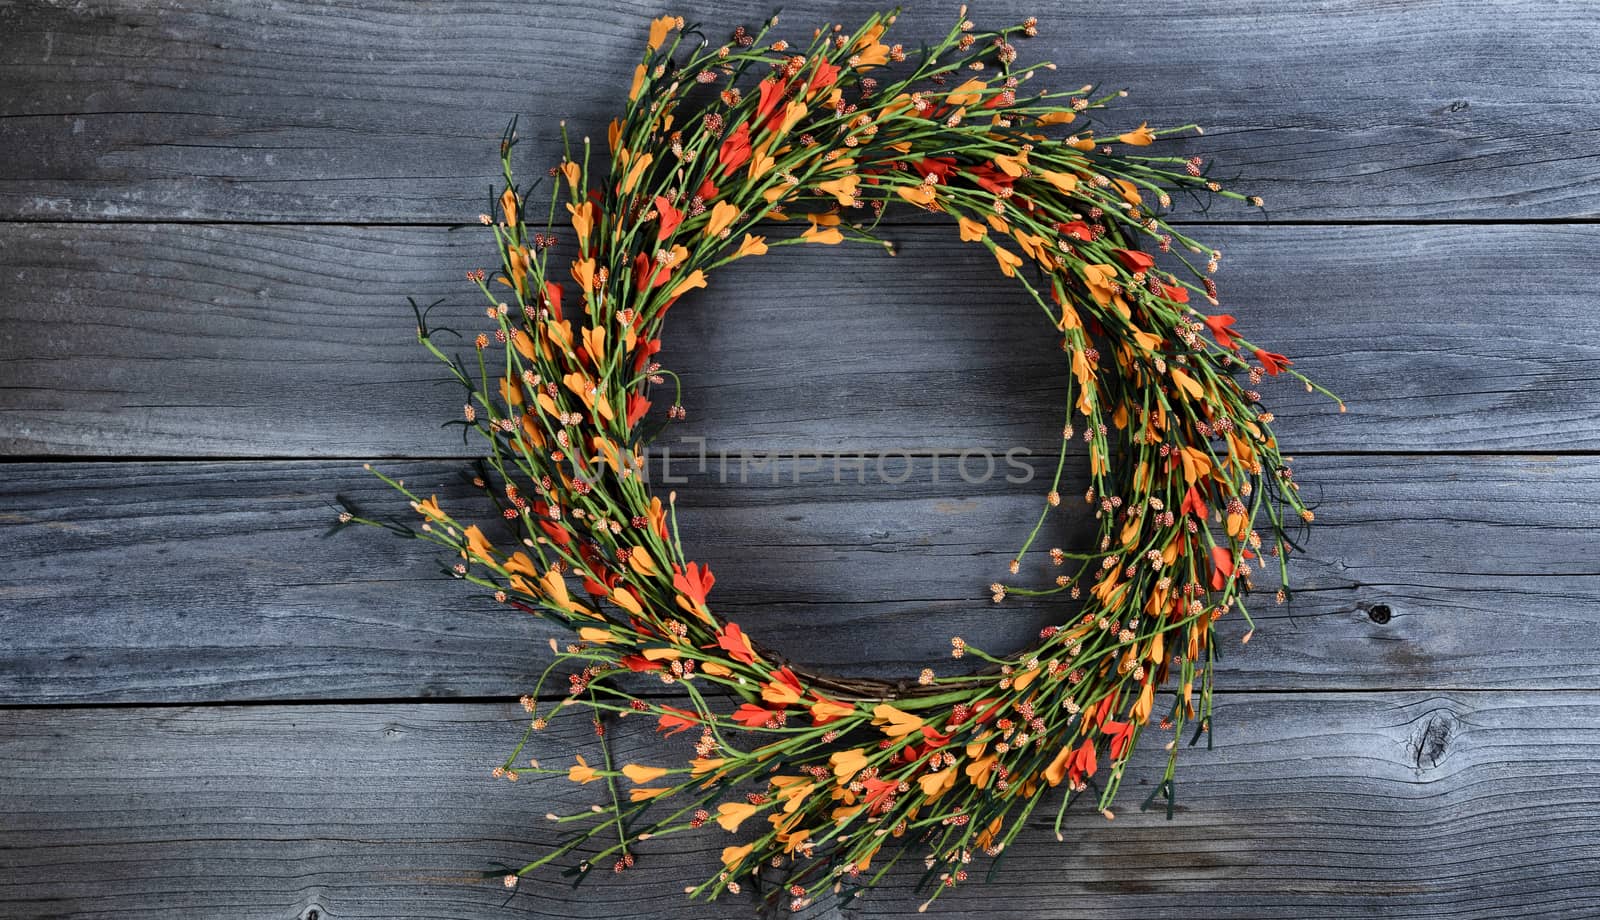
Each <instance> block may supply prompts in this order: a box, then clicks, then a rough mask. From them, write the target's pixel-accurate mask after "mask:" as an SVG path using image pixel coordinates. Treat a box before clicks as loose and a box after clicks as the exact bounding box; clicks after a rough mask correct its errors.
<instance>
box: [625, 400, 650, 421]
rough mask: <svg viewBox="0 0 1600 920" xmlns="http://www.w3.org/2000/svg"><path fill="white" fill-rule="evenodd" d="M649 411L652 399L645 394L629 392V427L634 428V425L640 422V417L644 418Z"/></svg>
mask: <svg viewBox="0 0 1600 920" xmlns="http://www.w3.org/2000/svg"><path fill="white" fill-rule="evenodd" d="M649 411H650V400H648V399H645V398H644V397H643V396H640V395H639V394H638V393H629V394H628V427H629V428H632V427H633V426H635V425H637V424H639V419H642V418H644V414H645V413H646V412H649Z"/></svg>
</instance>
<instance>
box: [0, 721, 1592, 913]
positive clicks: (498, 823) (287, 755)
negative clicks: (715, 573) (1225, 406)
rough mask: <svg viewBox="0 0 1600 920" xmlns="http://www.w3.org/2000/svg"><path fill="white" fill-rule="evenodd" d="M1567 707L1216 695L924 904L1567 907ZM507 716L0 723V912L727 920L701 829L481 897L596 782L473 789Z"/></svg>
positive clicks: (1580, 760)
mask: <svg viewBox="0 0 1600 920" xmlns="http://www.w3.org/2000/svg"><path fill="white" fill-rule="evenodd" d="M1597 706H1600V697H1597V696H1596V695H1595V694H1594V693H1592V692H1585V693H1545V694H1527V693H1515V692H1513V693H1459V692H1452V693H1402V694H1384V695H1377V694H1364V693H1342V694H1317V695H1312V696H1281V695H1264V696H1263V695H1242V696H1228V697H1226V698H1225V699H1223V700H1222V701H1221V702H1220V703H1219V708H1218V713H1217V720H1216V725H1217V738H1216V747H1215V749H1214V750H1211V751H1207V750H1205V747H1204V745H1201V746H1200V747H1199V748H1196V749H1192V750H1189V751H1186V752H1185V760H1184V764H1183V766H1182V768H1181V771H1180V774H1179V780H1180V782H1179V785H1178V795H1179V798H1178V810H1177V813H1176V816H1175V820H1172V821H1170V822H1169V821H1167V820H1165V819H1164V817H1163V816H1161V815H1159V814H1158V813H1155V812H1151V813H1141V812H1140V811H1139V810H1138V807H1137V806H1138V803H1139V801H1140V800H1142V798H1143V796H1144V794H1145V791H1146V790H1147V789H1148V785H1141V781H1144V782H1146V783H1147V782H1148V781H1149V780H1150V779H1153V778H1155V777H1157V776H1159V772H1158V770H1159V768H1158V767H1157V765H1156V764H1157V761H1158V758H1160V757H1162V756H1164V755H1161V752H1160V751H1159V745H1153V744H1152V745H1145V746H1144V749H1142V750H1141V751H1140V753H1139V754H1138V755H1136V760H1135V762H1134V764H1133V765H1131V766H1130V768H1129V772H1128V777H1129V779H1128V782H1127V787H1126V788H1125V790H1124V796H1123V799H1122V806H1121V808H1120V809H1119V810H1118V814H1117V818H1116V821H1115V822H1114V823H1111V822H1107V821H1105V820H1104V819H1102V818H1100V817H1099V816H1097V815H1094V814H1092V813H1090V812H1088V811H1087V810H1079V811H1075V812H1074V813H1073V814H1072V815H1070V816H1069V818H1068V823H1067V830H1068V832H1069V834H1070V836H1069V837H1068V840H1067V842H1066V843H1064V844H1063V843H1057V842H1056V841H1055V840H1054V839H1053V835H1052V834H1051V832H1050V831H1049V829H1048V827H1046V826H1044V825H1043V824H1042V823H1041V825H1040V826H1037V827H1033V828H1031V829H1029V830H1028V831H1025V832H1024V834H1023V836H1022V837H1021V838H1020V839H1019V840H1018V841H1017V842H1016V843H1015V844H1014V845H1013V846H1012V848H1011V849H1010V850H1009V851H1008V853H1007V855H1006V857H1005V859H1004V860H1003V861H1002V862H1001V864H1000V866H999V868H998V872H997V875H996V879H995V880H996V882H997V883H998V884H992V885H981V884H972V885H969V886H966V887H963V888H958V889H956V891H955V892H954V893H952V894H950V895H948V896H947V898H948V900H944V899H942V900H941V901H940V902H939V904H938V905H937V906H936V907H935V908H934V909H933V910H932V911H930V913H929V914H928V915H927V916H934V917H938V916H944V917H963V916H973V915H977V914H980V913H981V914H983V915H988V916H1003V917H1033V918H1052V917H1054V918H1066V917H1074V918H1122V917H1130V916H1140V917H1146V916H1147V917H1155V918H1166V917H1170V918H1187V917H1197V916H1198V917H1208V918H1219V920H1220V918H1246V917H1248V918H1254V920H1259V918H1264V917H1284V918H1289V917H1293V918H1306V917H1333V916H1340V917H1348V916H1384V917H1403V918H1435V917H1438V916H1439V915H1440V914H1442V913H1443V914H1448V915H1449V916H1451V917H1456V918H1463V920H1470V918H1485V920H1487V918H1491V917H1505V916H1519V917H1531V916H1538V917H1543V918H1574V920H1577V918H1587V917H1591V916H1593V915H1594V914H1595V912H1596V911H1600V856H1597V854H1596V851H1595V849H1594V848H1593V847H1592V846H1590V845H1588V844H1589V843H1590V842H1591V841H1592V840H1593V839H1594V837H1595V835H1596V834H1597V833H1600V818H1597V817H1596V816H1597V815H1600V784H1597V783H1596V780H1595V776H1594V772H1593V764H1594V760H1595V758H1596V757H1600V724H1597V723H1596V722H1595V719H1594V712H1595V709H1596V707H1597ZM521 718H522V716H521V712H520V710H519V709H518V708H517V707H516V706H515V705H514V704H479V705H414V704H401V705H372V706H355V707H351V706H307V707H288V708H285V707H273V706H267V707H259V706H258V707H248V708H231V707H208V708H202V709H164V708H143V709H82V710H57V711H49V710H34V711H22V712H11V713H8V714H7V715H6V719H7V723H8V724H7V729H6V731H5V732H4V733H0V809H3V811H4V813H5V814H6V815H7V819H6V821H5V822H4V823H3V824H0V912H3V913H4V914H5V915H6V916H8V917H16V918H44V917H66V916H70V917H74V918H83V920H98V918H109V917H113V916H114V917H117V918H118V920H155V918H161V920H166V918H170V917H171V916H173V914H174V913H183V914H184V915H188V916H211V917H222V916H226V917H232V918H240V920H253V918H273V920H281V918H285V917H294V918H308V917H310V916H312V915H313V912H315V913H316V915H318V916H324V917H330V918H333V917H338V918H356V917H374V918H380V917H381V918H419V920H420V918H428V920H435V918H440V917H452V918H492V917H504V916H518V917H562V918H575V917H659V916H694V917H738V916H749V905H748V903H745V902H740V901H739V900H737V899H735V900H732V901H729V902H726V903H724V902H719V903H717V904H715V905H711V906H706V905H700V904H697V905H692V906H691V905H689V904H687V903H685V902H684V901H683V900H682V897H681V895H679V894H678V892H679V891H681V889H682V886H683V884H684V883H685V882H686V881H687V880H689V879H692V878H694V877H695V876H696V874H697V873H703V872H707V871H709V869H708V867H711V866H714V865H715V859H716V856H715V854H716V852H717V851H718V849H719V848H720V847H722V846H724V845H726V844H727V843H728V842H729V841H730V839H731V838H730V837H729V835H727V834H726V833H724V832H723V831H721V830H719V829H716V828H711V829H709V830H706V831H704V832H701V833H699V834H697V835H692V836H687V837H682V838H676V839H673V840H661V841H658V842H655V843H651V844H645V845H641V846H640V848H639V851H640V852H639V858H638V864H637V865H636V867H635V868H634V869H633V870H630V871H628V872H624V873H623V874H621V875H620V876H617V875H613V874H612V873H611V872H609V871H606V870H605V869H602V870H601V871H599V872H597V873H596V876H595V877H593V878H591V879H590V880H589V881H588V882H587V883H586V884H585V886H584V887H582V888H581V889H578V890H576V891H574V890H572V889H570V888H569V887H568V886H567V883H566V882H565V881H564V880H562V879H561V878H560V876H559V873H558V872H557V871H555V870H545V871H543V872H540V873H539V874H537V875H535V876H533V877H531V878H529V879H528V880H526V881H525V882H524V883H523V884H522V885H521V887H520V889H519V891H518V892H517V893H516V895H515V896H514V897H510V898H509V900H508V895H507V893H506V891H505V889H504V888H503V887H501V885H500V884H499V882H498V881H496V880H488V881H484V880H477V879H479V878H481V876H480V875H479V874H480V873H482V872H484V871H485V870H490V869H492V868H493V867H495V866H496V865H497V864H498V865H501V866H504V865H507V864H520V862H521V861H522V860H526V859H529V858H532V857H533V856H536V855H537V854H538V853H539V852H541V849H540V848H541V847H544V846H548V845H550V844H552V843H553V842H555V840H556V839H557V838H556V835H555V833H554V832H553V831H552V830H551V825H549V824H548V823H547V822H546V821H544V820H543V818H542V816H543V815H544V814H545V813H546V812H551V811H553V812H557V813H562V814H567V813H573V812H578V811H581V810H582V809H584V808H585V807H586V806H588V805H589V804H591V803H593V802H596V801H599V799H598V798H597V796H601V795H603V792H601V791H598V787H583V786H575V785H573V784H571V783H568V782H567V781H566V779H565V778H564V777H550V778H538V777H526V778H524V779H523V780H521V781H520V782H518V783H516V784H511V783H509V782H506V781H504V780H494V779H491V778H490V777H489V775H488V770H489V767H490V766H492V765H493V764H495V763H498V762H499V761H500V760H501V759H502V758H503V757H504V755H505V753H506V752H507V751H508V750H509V749H510V747H511V745H512V744H513V743H514V740H515V738H516V736H517V735H518V734H520V728H521V725H522V722H521ZM582 723H583V720H582V719H581V718H574V719H571V720H569V721H567V722H566V723H562V722H561V721H559V720H558V722H557V723H556V725H555V726H554V727H552V728H551V729H548V730H547V731H546V732H545V733H542V734H540V735H538V736H536V738H535V741H534V743H533V745H531V746H530V748H529V750H528V752H527V753H529V754H531V755H532V756H535V757H540V758H543V760H544V761H545V762H546V763H547V764H550V765H552V766H565V765H568V764H570V763H571V760H570V757H571V756H572V754H573V753H574V752H582V751H587V752H588V753H589V754H590V755H592V756H591V758H590V759H591V760H593V759H595V758H596V757H598V754H599V752H598V748H597V746H596V745H595V743H594V741H593V738H592V737H589V738H583V737H581V736H580V734H577V733H582V734H587V727H586V726H583V724H582ZM611 736H612V739H613V745H614V756H616V757H617V758H618V759H619V760H621V761H623V762H630V761H640V762H646V763H660V762H663V761H665V760H667V759H668V758H672V759H676V758H679V757H686V756H688V747H689V743H688V742H684V741H682V740H681V739H680V740H678V741H672V742H665V741H661V740H659V739H656V738H654V737H652V733H651V732H650V731H649V728H648V727H647V726H646V725H644V724H641V723H639V722H637V721H628V722H624V723H623V724H622V725H620V726H617V728H616V729H615V730H614V731H612V732H611ZM1045 820H1048V819H1045ZM975 868H977V869H978V870H979V871H978V872H975V873H974V875H975V876H981V874H982V871H983V870H984V869H985V864H984V861H979V862H978V863H975ZM916 875H917V873H916V872H915V871H912V870H906V871H899V870H897V871H896V872H895V873H893V874H892V875H891V876H890V878H889V879H888V882H887V883H886V884H885V885H884V886H883V887H882V888H880V889H879V890H877V891H875V892H874V893H872V894H870V895H868V897H867V899H866V901H865V902H864V903H863V905H862V909H861V910H860V911H859V912H852V913H851V914H850V916H858V917H864V918H890V917H904V918H907V920H909V918H911V917H914V916H917V914H916V905H917V903H918V901H919V898H918V897H917V896H916V894H915V893H914V891H913V890H912V889H913V886H914V884H915V881H916ZM819 913H823V914H824V915H826V916H833V917H836V916H839V915H838V914H837V913H835V912H831V911H830V912H819Z"/></svg>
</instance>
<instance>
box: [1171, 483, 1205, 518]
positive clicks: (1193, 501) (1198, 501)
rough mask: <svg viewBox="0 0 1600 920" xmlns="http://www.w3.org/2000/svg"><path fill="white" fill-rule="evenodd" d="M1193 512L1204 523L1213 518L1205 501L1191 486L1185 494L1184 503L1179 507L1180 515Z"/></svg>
mask: <svg viewBox="0 0 1600 920" xmlns="http://www.w3.org/2000/svg"><path fill="white" fill-rule="evenodd" d="M1191 512H1192V513H1193V514H1194V516H1195V517H1197V518H1199V519H1200V520H1202V521H1203V520H1205V519H1206V518H1207V517H1210V516H1211V510H1210V509H1209V508H1207V507H1206V503H1205V499H1203V498H1201V497H1200V493H1199V492H1198V491H1196V490H1195V487H1194V486H1190V487H1189V491H1187V492H1185V493H1183V502H1182V504H1180V505H1178V513H1179V514H1189V513H1191Z"/></svg>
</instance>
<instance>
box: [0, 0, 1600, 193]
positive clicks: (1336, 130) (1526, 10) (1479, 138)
mask: <svg viewBox="0 0 1600 920" xmlns="http://www.w3.org/2000/svg"><path fill="white" fill-rule="evenodd" d="M661 9H662V8H661V7H660V6H659V5H658V4H656V3H654V2H649V3H640V2H635V0H622V2H615V3H607V4H599V5H596V4H588V3H576V2H572V0H561V2H552V3H546V4H541V5H539V6H537V7H530V6H529V5H528V4H526V3H521V2H515V0H485V2H480V3H475V4H473V5H472V6H471V7H469V8H466V9H462V8H460V7H457V6H454V5H449V4H446V5H428V4H421V5H419V4H415V3H410V2H404V0H388V2H381V3H363V4H356V5H351V4H331V5H330V4H323V3H320V2H285V3H275V4H271V5H266V4H259V3H251V2H245V0H229V2H221V3H218V2H210V0H163V2H160V3H146V2H133V0H94V2H88V3H74V4H54V3H51V4H41V3H20V4H7V5H5V6H4V7H0V113H4V116H5V117H4V118H3V119H0V148H3V149H5V150H6V151H7V157H6V158H5V162H4V163H3V164H0V216H3V217H9V218H50V219H57V218H66V219H93V220H106V219H158V220H164V219H180V220H216V219H226V220H242V221H258V220H296V221H341V222H344V221H354V222H365V221H391V222H412V221H445V222H455V221H462V220H471V219H472V217H473V215H476V214H477V213H478V212H479V211H480V210H483V206H482V201H483V200H484V194H485V191H486V189H487V186H488V185H489V183H490V182H491V181H492V178H493V176H494V174H495V171H496V164H495V162H494V161H493V156H494V149H493V148H494V143H495V140H496V139H497V137H498V132H499V130H500V128H501V126H502V125H503V124H504V123H505V121H506V119H507V118H508V117H509V116H510V115H512V114H513V113H520V114H521V115H522V116H523V124H524V126H525V127H526V130H527V132H528V136H529V141H530V143H529V145H528V147H527V149H526V156H525V157H524V163H525V164H527V167H528V168H529V169H530V170H533V169H542V168H544V167H546V166H548V165H550V161H551V159H552V157H553V155H554V151H555V150H556V149H557V135H556V126H557V122H558V120H560V119H563V118H565V119H568V120H569V121H570V123H571V125H572V126H573V128H574V130H575V131H576V133H577V134H578V135H580V136H581V135H582V134H584V133H589V134H593V135H595V136H597V137H598V136H600V135H601V133H602V132H603V129H604V125H605V124H606V122H607V120H608V119H609V118H610V117H611V116H612V115H613V114H614V113H615V112H616V111H617V109H618V105H619V101H620V100H621V98H622V96H623V94H624V93H625V91H626V87H627V85H628V77H629V75H630V74H631V72H632V68H633V66H634V64H635V63H636V62H637V60H638V55H639V53H640V50H641V47H642V41H643V37H644V29H645V24H646V22H647V20H648V18H649V17H651V16H654V15H657V14H659V13H660V12H661ZM859 9H860V6H859V4H851V3H845V2H843V0H828V2H824V3H817V4H811V5H810V6H808V7H807V9H806V11H805V12H804V13H800V12H794V13H791V15H790V18H789V20H788V22H787V25H788V26H789V27H790V28H791V34H792V35H794V36H801V35H805V34H808V33H809V31H810V29H811V28H813V27H814V26H815V25H817V24H818V23H820V22H824V21H836V20H837V19H838V17H840V16H841V15H847V16H849V17H850V18H851V19H854V18H855V17H856V16H858V15H859ZM771 11H772V5H771V4H770V3H767V2H765V0H760V2H756V0H736V2H719V3H716V4H704V3H702V4H699V5H698V6H696V7H695V8H694V9H692V10H690V9H685V11H684V12H685V13H686V14H690V15H691V18H700V19H702V20H703V21H708V22H712V23H715V25H714V26H712V27H710V28H708V30H707V31H708V33H710V34H712V35H713V36H718V40H720V35H722V34H725V31H724V30H731V28H732V26H733V25H735V24H738V23H745V24H754V23H755V22H756V21H758V20H759V19H761V18H762V17H764V16H766V15H768V14H769V13H770V12H771ZM1030 14H1042V19H1043V22H1042V30H1043V34H1042V35H1041V37H1039V38H1038V39H1035V40H1032V41H1031V42H1028V43H1027V44H1026V45H1025V47H1024V49H1023V54H1024V55H1025V56H1026V57H1027V58H1029V59H1045V58H1049V59H1053V60H1056V61H1058V62H1059V63H1060V64H1062V65H1063V66H1062V70H1061V71H1060V72H1059V73H1058V75H1057V80H1056V83H1057V84H1058V85H1059V86H1061V87H1075V86H1078V85H1080V84H1082V83H1084V82H1086V81H1093V82H1099V83H1101V84H1102V85H1105V86H1108V87H1127V88H1128V89H1130V90H1131V91H1132V92H1133V97H1132V98H1131V99H1129V100H1127V102H1126V104H1125V106H1124V107H1123V111H1122V113H1120V114H1117V115H1114V116H1113V121H1112V123H1111V126H1112V127H1117V128H1121V127H1125V126H1133V125H1137V124H1138V123H1139V122H1140V121H1141V120H1144V119H1148V120H1149V121H1150V122H1151V123H1152V124H1157V125H1160V124H1170V125H1178V124H1187V123H1190V122H1194V121H1199V122H1203V123H1205V124H1206V125H1207V126H1208V128H1209V129H1210V133H1209V134H1208V137H1207V138H1206V139H1204V140H1202V141H1200V142H1197V143H1190V144H1186V145H1184V146H1183V148H1182V149H1183V150H1184V151H1186V152H1187V151H1190V150H1193V151H1198V152H1201V153H1204V154H1205V155H1208V156H1215V157H1216V158H1217V159H1218V160H1219V161H1220V162H1221V163H1222V164H1223V168H1224V170H1225V172H1226V173H1228V174H1234V173H1237V175H1238V176H1239V177H1240V178H1241V179H1242V180H1245V181H1246V182H1247V183H1248V185H1249V186H1250V187H1251V188H1252V189H1253V190H1255V191H1258V192H1259V193H1261V194H1263V195H1265V196H1266V197H1267V198H1268V200H1269V203H1270V205H1271V207H1272V209H1273V213H1275V214H1276V215H1278V216H1279V217H1292V218H1300V219H1318V220H1322V219H1396V218H1402V219H1404V218H1458V217H1487V218H1500V217H1506V216H1516V217H1575V216H1581V217H1594V216H1596V215H1597V214H1600V211H1597V209H1596V199H1595V196H1594V195H1593V192H1592V188H1593V185H1594V183H1595V181H1596V179H1600V158H1597V157H1596V154H1595V152H1594V151H1595V149H1596V147H1597V140H1600V110H1597V106H1600V71H1597V68H1600V64H1597V62H1596V60H1595V57H1594V55H1593V54H1592V53H1591V52H1592V44H1593V36H1594V23H1593V19H1592V11H1590V10H1589V9H1587V7H1586V6H1585V5H1584V4H1581V3H1579V4H1526V3H1521V2H1517V0H1475V2H1472V3H1459V2H1454V0H1429V2H1419V3H1380V2H1373V0H1339V2H1334V3H1305V2H1301V3H1268V2H1263V0H1218V2H1213V3H1208V4H1206V5H1204V6H1203V7H1198V8H1185V9H1184V10H1183V12H1182V13H1181V14H1174V12H1173V11H1172V9H1171V8H1170V6H1168V5H1166V4H1162V3H1160V2H1158V0H1135V2H1125V0H1117V2H1111V0H1103V2H1094V3H1080V4H1073V5H1072V6H1071V7H1070V8H1069V11H1064V12H1061V13H1054V12H1052V11H1049V10H1044V9H1039V8H1038V7H1037V5H1036V4H1028V3H1023V2H1019V0H1005V2H991V3H987V4H984V5H982V6H980V7H977V8H976V9H975V10H974V15H976V16H978V17H979V19H980V21H981V23H982V24H989V25H1004V24H1012V23H1015V22H1017V21H1019V20H1020V19H1021V18H1022V17H1024V16H1026V15H1030ZM953 16H954V7H953V6H950V7H948V8H947V7H945V6H941V5H937V4H935V5H929V6H920V5H913V7H912V8H911V9H910V10H908V11H907V12H906V13H905V14H904V15H903V16H902V19H901V22H900V25H899V27H898V28H897V30H896V34H897V36H898V40H901V41H904V42H906V43H907V44H908V45H909V46H911V47H916V46H917V45H918V44H919V43H920V42H922V41H927V40H930V39H933V38H935V37H937V36H940V35H943V34H944V30H945V28H946V27H947V25H948V24H949V23H950V22H951V20H952V18H953ZM1215 216H1217V217H1219V218H1220V219H1223V220H1245V221H1249V220H1254V219H1255V218H1254V217H1253V216H1252V215H1251V214H1250V213H1249V212H1248V211H1245V210H1243V209H1230V208H1223V209H1220V210H1219V211H1218V212H1217V213H1216V215H1215Z"/></svg>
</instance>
